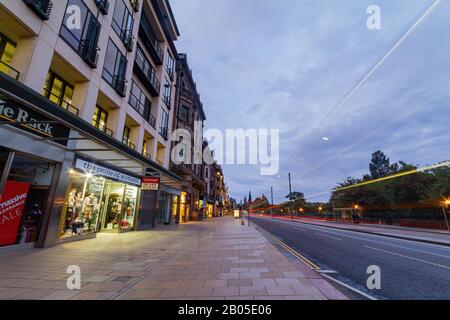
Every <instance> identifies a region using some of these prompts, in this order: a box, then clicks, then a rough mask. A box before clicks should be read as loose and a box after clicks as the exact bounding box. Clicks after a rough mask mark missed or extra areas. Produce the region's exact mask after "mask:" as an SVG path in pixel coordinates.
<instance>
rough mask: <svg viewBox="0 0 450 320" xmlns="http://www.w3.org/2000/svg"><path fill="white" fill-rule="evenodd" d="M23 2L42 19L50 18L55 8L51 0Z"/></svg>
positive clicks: (25, 0)
mask: <svg viewBox="0 0 450 320" xmlns="http://www.w3.org/2000/svg"><path fill="white" fill-rule="evenodd" d="M23 2H24V3H25V4H26V5H27V6H28V7H29V8H30V9H31V10H33V12H34V13H36V14H37V15H38V16H39V18H41V19H42V20H48V19H50V14H51V13H52V8H53V3H52V2H51V1H50V0H23Z"/></svg>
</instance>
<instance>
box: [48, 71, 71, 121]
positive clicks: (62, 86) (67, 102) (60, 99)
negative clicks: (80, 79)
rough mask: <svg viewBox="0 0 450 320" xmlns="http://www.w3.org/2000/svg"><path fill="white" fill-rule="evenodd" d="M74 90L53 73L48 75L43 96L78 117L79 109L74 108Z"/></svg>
mask: <svg viewBox="0 0 450 320" xmlns="http://www.w3.org/2000/svg"><path fill="white" fill-rule="evenodd" d="M73 91H74V88H73V86H71V85H70V84H69V83H68V82H67V81H65V80H64V79H62V78H61V77H60V76H58V75H57V74H55V73H54V72H52V71H51V70H50V71H49V72H48V74H47V79H46V80H45V86H44V89H43V92H42V95H43V96H45V97H47V98H48V99H49V100H50V101H52V102H54V103H55V104H57V105H59V106H61V107H63V108H64V109H66V110H68V111H70V112H72V113H75V114H77V115H78V109H77V108H75V107H74V106H72V98H73Z"/></svg>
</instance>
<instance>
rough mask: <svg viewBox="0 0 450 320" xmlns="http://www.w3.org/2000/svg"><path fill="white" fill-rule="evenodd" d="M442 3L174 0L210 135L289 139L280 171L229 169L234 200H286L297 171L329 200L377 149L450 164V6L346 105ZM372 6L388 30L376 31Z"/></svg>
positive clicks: (318, 196) (283, 144) (301, 186)
mask: <svg viewBox="0 0 450 320" xmlns="http://www.w3.org/2000/svg"><path fill="white" fill-rule="evenodd" d="M434 1H436V0H368V1H366V0H358V1H353V0H339V1H334V0H296V1H293V0H216V1H211V0H171V5H172V7H173V11H174V15H175V18H176V20H177V23H178V26H179V29H180V32H181V37H180V38H179V40H178V41H177V48H178V51H179V52H186V53H187V54H188V61H189V64H190V66H191V68H192V69H193V76H194V79H195V81H196V82H197V88H198V91H199V93H200V95H201V97H202V101H203V104H204V108H205V112H206V116H207V121H206V123H205V127H206V129H212V128H214V129H220V130H222V131H223V132H225V130H226V129H240V128H242V129H250V128H254V129H279V130H280V163H281V165H280V170H279V172H278V174H277V175H274V176H262V175H261V174H260V167H259V166H258V165H224V166H223V168H224V173H225V179H226V182H227V184H228V186H229V190H230V194H231V196H232V197H234V198H236V199H237V200H238V201H239V200H240V199H242V198H243V197H244V196H245V195H248V193H249V190H251V191H252V195H253V198H256V197H259V196H261V195H262V194H264V195H266V196H270V187H271V186H273V188H274V202H275V203H279V202H282V201H284V197H285V196H286V195H287V194H288V193H289V187H288V173H289V172H291V175H292V186H293V189H294V191H299V192H303V193H304V194H305V196H306V198H307V200H308V201H328V200H329V196H330V193H329V191H330V190H331V189H333V188H334V187H336V186H337V184H338V183H339V182H341V181H343V180H344V179H345V178H346V177H349V176H352V177H358V178H360V177H362V176H363V175H364V174H366V173H368V172H369V162H370V159H371V154H372V153H373V152H375V151H377V150H382V151H383V152H385V153H386V154H387V155H388V157H389V158H390V159H391V162H398V161H405V162H407V163H411V164H414V165H419V166H424V165H427V164H435V163H437V162H440V161H443V160H448V159H450V139H449V134H450V125H449V124H450V41H449V38H448V30H449V28H450V1H445V0H444V1H441V2H440V3H439V5H438V6H437V7H436V8H435V10H434V11H433V12H431V14H430V15H429V16H428V17H427V18H426V19H425V20H424V21H423V23H421V24H420V25H418V26H417V28H416V29H415V30H414V32H412V33H411V34H410V35H409V36H408V37H407V38H406V39H405V40H404V41H403V42H402V43H401V45H400V46H398V47H397V49H396V50H395V51H394V52H393V53H392V55H391V56H390V57H389V58H388V59H387V60H386V61H385V62H384V63H383V64H382V65H381V66H380V68H378V69H377V71H376V72H374V73H373V74H372V75H371V77H370V78H369V79H368V80H367V81H366V82H365V83H364V84H363V85H362V86H361V87H360V88H359V89H358V91H357V92H356V93H355V94H354V95H353V96H352V97H351V98H350V99H348V101H346V103H345V104H342V105H340V106H339V103H340V102H341V101H342V100H343V99H344V97H346V96H347V95H348V94H349V92H351V91H352V90H353V89H354V88H355V87H356V85H357V84H358V83H359V82H360V81H361V80H362V79H363V78H364V77H365V75H366V74H367V73H368V72H369V71H370V70H371V69H372V68H373V67H374V66H375V65H376V64H377V63H378V62H379V61H380V60H381V59H382V58H383V57H384V56H385V55H386V53H387V52H388V51H389V50H390V49H391V48H392V47H393V46H394V45H395V44H396V43H397V42H398V41H399V40H400V39H401V38H402V37H403V36H404V34H405V33H406V32H407V31H408V30H409V29H410V28H411V27H412V26H413V25H414V24H415V23H416V22H417V21H418V19H419V18H420V17H421V16H422V15H423V14H424V13H425V12H426V11H427V10H428V8H429V7H431V5H432V4H433V3H434ZM370 5H378V6H379V7H380V9H381V23H382V24H381V30H369V29H368V28H367V19H368V17H369V14H368V13H367V8H368V7H369V6H370ZM337 106H339V108H336V107H337ZM324 138H326V139H324Z"/></svg>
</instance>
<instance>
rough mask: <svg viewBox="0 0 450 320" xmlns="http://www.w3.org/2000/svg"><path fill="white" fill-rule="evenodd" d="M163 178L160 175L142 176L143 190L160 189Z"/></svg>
mask: <svg viewBox="0 0 450 320" xmlns="http://www.w3.org/2000/svg"><path fill="white" fill-rule="evenodd" d="M160 183H161V179H160V178H159V177H142V183H141V190H142V191H158V190H159V184H160Z"/></svg>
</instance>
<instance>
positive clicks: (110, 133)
mask: <svg viewBox="0 0 450 320" xmlns="http://www.w3.org/2000/svg"><path fill="white" fill-rule="evenodd" d="M91 125H92V126H93V127H94V128H96V129H97V130H99V131H101V132H103V133H106V134H107V135H108V136H110V137H114V131H112V130H111V129H109V128H108V127H106V126H105V125H103V126H102V125H100V124H99V123H91Z"/></svg>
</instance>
